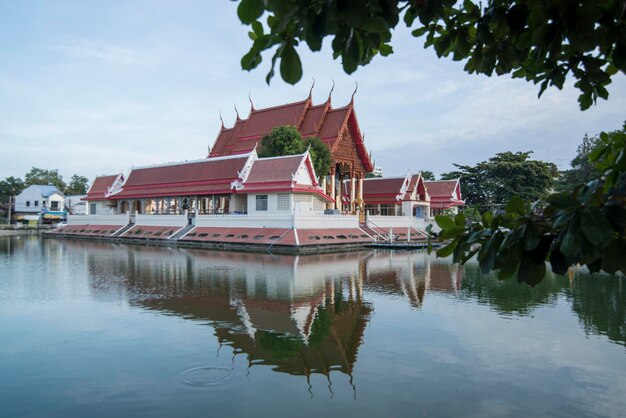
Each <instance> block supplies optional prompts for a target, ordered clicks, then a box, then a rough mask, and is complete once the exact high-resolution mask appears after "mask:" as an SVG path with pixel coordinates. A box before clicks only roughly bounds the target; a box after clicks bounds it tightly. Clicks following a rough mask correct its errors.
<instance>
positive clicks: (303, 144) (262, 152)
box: [258, 126, 331, 176]
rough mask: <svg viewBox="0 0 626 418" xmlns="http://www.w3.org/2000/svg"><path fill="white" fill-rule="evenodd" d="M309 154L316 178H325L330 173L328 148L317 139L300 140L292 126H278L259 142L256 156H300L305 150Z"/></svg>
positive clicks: (298, 134)
mask: <svg viewBox="0 0 626 418" xmlns="http://www.w3.org/2000/svg"><path fill="white" fill-rule="evenodd" d="M307 149H308V150H309V153H310V154H311V160H312V161H313V167H314V169H315V173H316V174H317V175H318V176H325V175H326V174H328V173H329V171H330V164H331V155H330V150H329V149H328V147H327V146H326V145H325V144H324V143H323V142H322V140H321V139H319V138H318V137H309V138H304V139H303V138H302V135H300V132H298V129H296V128H295V127H294V126H278V127H276V128H274V129H272V132H270V133H269V134H267V135H265V136H264V137H263V139H262V140H261V147H260V149H259V150H258V155H259V157H261V158H265V157H277V156H281V155H297V154H302V153H303V152H305V151H306V150H307Z"/></svg>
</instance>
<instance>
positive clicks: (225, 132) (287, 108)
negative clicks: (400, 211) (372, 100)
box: [209, 96, 374, 172]
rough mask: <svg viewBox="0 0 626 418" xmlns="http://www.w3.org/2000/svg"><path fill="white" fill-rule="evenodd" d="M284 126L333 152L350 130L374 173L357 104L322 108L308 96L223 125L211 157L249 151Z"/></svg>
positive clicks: (258, 110)
mask: <svg viewBox="0 0 626 418" xmlns="http://www.w3.org/2000/svg"><path fill="white" fill-rule="evenodd" d="M284 125H290V126H295V127H296V129H298V130H299V132H300V134H301V135H302V136H303V137H310V136H319V137H320V138H321V139H322V141H323V142H324V143H325V144H326V145H327V146H328V147H329V149H330V150H331V152H332V150H333V147H334V145H335V143H336V142H337V140H338V139H339V138H340V137H341V134H342V132H344V131H345V130H346V129H348V130H349V132H350V134H351V137H352V138H353V140H354V146H355V149H356V153H357V155H358V156H359V159H360V160H361V163H362V164H363V167H364V168H365V170H366V171H368V172H371V171H373V170H374V165H373V163H372V161H371V158H370V156H369V153H368V152H367V150H366V149H365V143H364V141H363V135H362V134H361V132H360V130H359V126H358V122H357V120H356V115H355V113H354V102H353V101H350V103H349V104H348V105H347V106H344V107H341V108H337V109H333V108H332V105H331V102H330V97H329V98H328V100H326V102H324V103H322V104H319V105H313V101H312V99H311V96H309V97H308V98H306V99H305V100H302V101H299V102H294V103H287V104H285V105H281V106H275V107H270V108H266V109H255V108H254V107H252V108H251V109H250V114H249V115H248V117H247V118H246V119H240V118H239V116H238V117H237V121H236V122H235V124H234V125H233V127H232V128H226V127H225V126H224V125H223V124H222V127H221V129H220V132H219V134H218V135H217V138H216V140H215V143H214V144H213V147H212V149H211V152H210V154H209V157H210V158H213V157H220V156H225V155H236V154H243V153H247V152H250V151H251V150H253V149H254V148H255V147H256V146H257V145H258V143H259V142H261V140H262V139H263V137H264V136H265V135H267V134H269V133H270V132H271V131H272V129H274V128H276V127H278V126H284Z"/></svg>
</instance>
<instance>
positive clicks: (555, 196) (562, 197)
mask: <svg viewBox="0 0 626 418" xmlns="http://www.w3.org/2000/svg"><path fill="white" fill-rule="evenodd" d="M546 200H547V201H548V203H550V204H551V205H552V206H554V207H555V208H557V209H562V210H570V209H573V208H575V207H576V206H578V202H577V201H576V199H575V198H574V197H573V196H572V194H571V193H569V192H561V193H552V194H551V195H550V196H548V197H547V198H546Z"/></svg>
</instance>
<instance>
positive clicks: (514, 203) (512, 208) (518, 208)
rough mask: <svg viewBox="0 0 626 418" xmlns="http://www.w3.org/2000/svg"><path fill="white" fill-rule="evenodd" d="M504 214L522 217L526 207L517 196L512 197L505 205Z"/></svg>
mask: <svg viewBox="0 0 626 418" xmlns="http://www.w3.org/2000/svg"><path fill="white" fill-rule="evenodd" d="M506 213H511V214H517V215H520V216H524V215H525V214H526V205H525V204H524V201H523V200H522V198H521V197H519V196H517V195H516V196H513V197H512V198H511V200H509V201H508V203H507V204H506Z"/></svg>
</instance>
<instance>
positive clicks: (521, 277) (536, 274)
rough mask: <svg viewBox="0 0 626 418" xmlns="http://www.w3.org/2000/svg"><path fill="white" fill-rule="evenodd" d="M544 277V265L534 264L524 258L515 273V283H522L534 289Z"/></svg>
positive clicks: (532, 261)
mask: <svg viewBox="0 0 626 418" xmlns="http://www.w3.org/2000/svg"><path fill="white" fill-rule="evenodd" d="M545 275H546V263H545V262H543V261H541V262H535V261H534V260H532V259H531V258H528V257H524V258H522V262H521V263H520V266H519V270H518V271H517V281H518V282H520V283H521V282H524V283H526V284H528V285H530V286H533V287H535V286H536V285H538V284H539V283H540V282H541V280H542V279H543V276H545Z"/></svg>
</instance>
